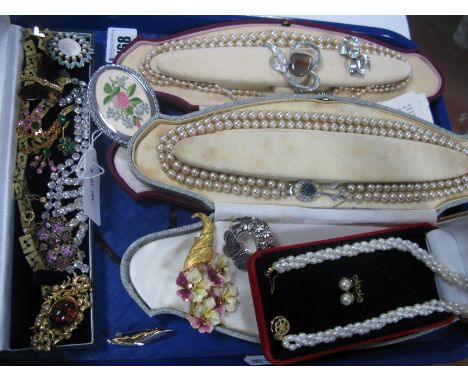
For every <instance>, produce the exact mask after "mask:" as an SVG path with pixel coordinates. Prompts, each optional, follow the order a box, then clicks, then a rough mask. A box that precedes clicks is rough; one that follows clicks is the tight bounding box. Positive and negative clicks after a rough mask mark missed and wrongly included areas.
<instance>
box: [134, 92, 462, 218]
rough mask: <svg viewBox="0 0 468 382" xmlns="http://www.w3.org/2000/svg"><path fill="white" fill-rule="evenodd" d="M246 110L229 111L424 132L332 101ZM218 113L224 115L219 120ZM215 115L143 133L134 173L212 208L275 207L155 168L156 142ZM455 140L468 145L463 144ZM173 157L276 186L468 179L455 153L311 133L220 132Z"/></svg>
mask: <svg viewBox="0 0 468 382" xmlns="http://www.w3.org/2000/svg"><path fill="white" fill-rule="evenodd" d="M249 105H251V106H248V107H246V106H245V105H241V106H236V107H232V108H229V110H233V109H238V110H240V109H242V110H245V111H249V110H283V111H307V112H310V113H313V112H318V113H322V112H328V113H336V114H343V115H352V116H361V117H363V116H367V117H369V118H371V117H376V118H392V119H394V120H400V121H403V122H409V123H416V124H417V125H420V126H422V127H425V128H427V127H428V126H427V125H425V124H423V123H422V122H415V121H414V120H412V119H409V118H406V117H403V116H401V115H399V114H397V113H392V112H390V111H383V110H378V109H376V108H373V107H370V106H363V105H359V106H357V105H353V104H350V103H344V102H336V101H321V100H308V101H304V100H275V101H258V102H255V103H252V104H249ZM223 111H226V109H223V110H222V111H221V112H223ZM217 112H218V113H219V112H220V111H217ZM213 113H215V112H213ZM213 113H207V114H203V115H202V116H195V117H188V118H186V119H184V120H183V121H182V120H177V121H166V120H157V121H155V122H154V123H153V124H151V125H149V126H147V127H146V128H145V131H143V132H142V133H141V134H140V135H139V136H138V137H137V139H136V141H135V144H134V145H133V146H132V149H133V151H132V153H131V155H132V161H133V164H134V165H135V167H136V168H137V170H138V172H139V173H141V174H142V175H144V176H145V177H147V178H149V179H150V181H156V182H160V183H163V184H168V185H171V186H176V187H178V188H179V189H180V190H181V191H183V190H190V191H192V192H193V193H196V195H202V196H204V197H206V198H208V199H209V200H211V201H213V202H224V203H246V204H259V203H263V204H271V203H273V201H272V200H264V199H263V200H262V199H255V198H252V197H245V196H238V195H234V194H226V193H218V192H215V191H206V190H198V189H195V188H191V189H189V188H188V187H186V186H185V185H182V184H179V183H178V182H176V181H175V180H172V179H170V178H169V177H168V176H167V175H166V174H165V173H164V172H163V170H162V169H161V168H160V165H159V160H158V153H157V150H156V147H157V145H158V144H159V138H160V137H161V136H162V135H164V134H165V133H166V132H167V131H168V130H169V129H171V128H174V127H175V126H178V125H181V124H184V123H189V122H193V121H196V120H199V119H203V118H206V117H207V116H210V115H212V114H213ZM439 132H440V131H439ZM258 138H259V139H258ZM454 139H455V140H457V142H460V143H462V144H463V145H466V140H464V139H461V138H458V139H456V138H454ZM174 153H175V155H176V156H177V157H180V158H183V160H184V161H186V162H187V163H188V164H198V165H200V164H203V165H204V167H205V168H208V169H213V170H219V171H226V172H227V173H229V172H230V171H232V172H231V173H237V174H246V175H252V176H253V175H255V176H258V177H262V176H263V177H266V178H268V177H271V178H273V179H277V178H281V177H284V178H288V179H314V180H318V181H342V182H346V181H362V182H376V181H397V182H406V181H410V182H411V181H421V180H437V179H441V178H450V177H454V176H461V175H464V174H467V173H468V158H467V156H466V155H464V154H462V153H460V152H458V151H455V150H451V149H447V148H443V147H440V146H436V145H432V144H428V143H422V142H415V141H407V140H401V139H396V138H387V137H379V136H364V135H361V134H359V135H358V134H349V133H336V132H320V131H313V130H310V131H309V130H305V131H300V130H280V129H274V130H270V129H264V130H258V131H254V130H243V131H241V130H230V131H223V132H217V133H214V134H207V135H203V136H197V137H192V138H188V139H186V140H183V141H180V142H178V143H177V144H176V145H175V148H174ZM244 155H245V156H244ZM153 185H155V186H158V184H154V183H153ZM467 196H468V190H467V191H465V192H464V193H460V194H456V195H453V196H451V197H448V198H446V199H444V200H442V199H435V200H427V201H421V202H418V203H411V204H407V203H401V204H400V203H388V204H383V203H369V202H366V203H362V204H359V205H356V204H354V203H349V202H345V203H342V204H340V205H339V207H340V208H350V207H359V208H414V209H426V208H429V209H438V208H439V207H440V206H442V205H443V204H445V203H447V202H449V201H452V200H458V199H461V198H463V197H467ZM274 204H277V205H297V206H302V207H303V206H304V203H303V202H300V201H298V200H297V199H296V198H285V199H279V200H275V201H274ZM335 205H336V202H333V201H332V200H331V199H330V198H328V197H321V198H318V199H317V200H315V201H313V202H308V203H307V207H325V208H331V207H334V206H335Z"/></svg>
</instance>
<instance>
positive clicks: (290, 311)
mask: <svg viewBox="0 0 468 382" xmlns="http://www.w3.org/2000/svg"><path fill="white" fill-rule="evenodd" d="M464 220H466V219H464ZM441 225H442V226H443V227H439V228H438V227H435V226H432V225H430V224H414V225H408V226H402V227H399V228H391V229H386V230H381V231H374V232H370V233H365V234H358V235H351V236H345V237H341V238H336V239H329V240H321V241H314V242H310V243H304V244H298V245H289V246H283V247H277V248H270V249H264V250H259V251H257V252H256V253H255V254H254V255H252V256H251V257H250V259H249V263H248V272H249V280H250V284H251V288H252V297H253V301H254V307H255V314H256V318H257V324H258V330H259V335H260V340H261V343H262V347H263V351H264V354H265V356H266V357H267V359H268V360H269V361H270V362H272V363H273V364H278V365H286V364H290V363H297V362H302V361H305V360H309V359H313V358H316V357H321V356H325V355H328V354H331V353H336V352H340V351H343V350H350V349H358V348H365V347H368V346H372V347H375V346H383V345H385V344H388V343H395V342H399V341H403V340H405V339H408V336H413V335H415V334H422V333H424V332H428V331H432V330H435V329H436V328H439V327H441V326H444V325H447V324H449V323H451V322H453V321H454V320H455V318H454V316H453V315H452V314H450V313H447V312H433V313H430V314H427V315H423V314H419V315H415V316H414V317H413V318H401V317H400V319H397V318H395V319H394V322H390V323H388V322H387V323H386V324H385V325H383V326H382V327H380V328H374V329H370V330H368V331H367V332H366V331H365V330H364V331H361V333H360V334H358V333H355V334H352V331H353V330H354V331H357V330H359V328H358V326H359V325H360V324H358V325H356V323H358V322H359V323H365V324H367V325H372V323H374V324H376V325H377V324H378V321H379V320H382V319H383V320H385V319H386V318H385V317H383V316H382V314H387V318H388V315H389V312H391V311H397V312H403V311H404V309H410V308H408V307H414V306H415V304H420V305H421V304H423V303H424V302H428V301H431V300H432V301H433V303H435V300H439V301H440V300H444V301H448V300H451V301H454V300H457V299H458V297H459V293H460V291H461V289H457V287H454V286H449V284H447V283H445V282H444V281H443V280H442V279H441V278H440V277H439V276H436V277H434V273H433V272H432V271H431V269H429V268H428V266H427V265H426V264H425V263H424V262H423V261H421V260H418V259H416V257H415V256H413V255H412V254H411V253H409V252H406V251H402V250H400V249H397V248H390V249H386V250H375V251H374V252H370V253H369V251H366V250H365V249H364V248H363V252H361V253H357V254H355V255H354V256H346V255H342V256H339V255H336V258H335V259H331V260H330V259H328V260H324V261H322V262H320V261H318V262H317V263H313V264H311V263H307V264H306V265H305V266H302V267H299V269H296V268H293V269H290V270H288V269H286V271H285V272H284V273H278V272H276V271H272V267H273V264H275V262H276V264H277V262H278V261H279V260H280V259H283V258H286V259H289V260H292V259H293V258H294V259H298V258H297V257H296V256H298V255H300V254H307V253H309V252H312V253H313V255H311V256H310V257H314V256H315V257H316V258H319V257H320V256H321V255H322V256H323V253H326V252H329V253H331V252H330V251H334V250H336V249H337V248H342V246H344V245H353V244H354V243H361V244H360V245H362V246H363V245H364V243H368V242H371V240H377V241H379V239H381V240H380V241H387V240H388V239H389V238H391V237H393V238H395V239H396V240H398V239H397V238H400V239H401V240H402V241H404V240H408V241H410V242H412V243H415V246H418V247H419V248H421V249H423V250H426V251H428V252H429V253H430V254H431V255H432V256H433V257H434V258H435V259H437V261H439V262H440V263H442V264H444V265H445V266H447V267H448V268H451V270H453V271H457V269H458V271H460V268H456V265H455V264H457V262H458V264H461V265H462V264H463V261H462V259H461V258H460V257H458V256H456V255H455V256H453V255H454V254H453V253H452V254H451V258H450V259H447V258H446V256H447V253H445V254H444V253H443V252H444V244H443V243H442V242H441V241H440V240H444V237H446V238H447V239H448V240H449V241H451V240H455V242H456V243H457V244H456V243H449V242H447V243H446V244H445V245H446V247H445V249H446V252H450V251H451V249H452V245H454V244H455V245H458V246H459V247H460V248H463V247H464V246H465V245H466V243H465V244H463V243H464V242H465V241H466V238H464V235H463V230H461V229H460V228H461V226H462V225H464V226H465V232H466V221H465V222H464V223H463V218H458V219H452V220H449V221H447V222H444V223H441ZM447 234H448V235H447ZM450 235H451V237H450ZM465 236H466V235H465ZM371 243H372V242H371ZM317 251H322V252H318V253H317ZM357 252H359V251H357ZM366 252H367V253H366ZM458 255H459V256H461V253H458ZM288 256H289V258H288ZM305 256H307V255H305ZM465 256H466V254H465ZM441 257H442V258H441ZM444 257H445V258H444ZM457 257H458V258H457ZM465 261H466V259H465ZM461 269H462V270H463V269H464V268H463V265H462V267H461ZM462 272H463V271H462ZM344 295H348V296H344ZM349 296H352V297H349ZM347 297H349V298H348V299H347ZM465 298H466V292H465ZM405 307H407V308H405ZM416 307H418V305H416ZM428 313H429V312H428ZM394 316H395V317H396V316H397V315H394ZM388 320H390V319H388ZM352 323H354V328H350V327H349V324H352ZM347 325H348V332H349V334H348V335H347V336H339V335H338V336H337V333H338V332H339V331H340V328H339V327H341V328H343V327H346V326H347ZM361 330H362V329H361ZM301 333H302V334H301ZM291 335H293V336H294V335H300V336H302V337H303V338H305V340H303V341H302V344H299V346H292V348H291V347H290V348H288V347H287V346H284V340H285V339H286V340H287V339H288V338H289V337H288V336H291ZM327 337H328V339H327ZM343 337H344V338H343ZM307 340H311V341H309V342H307ZM300 342H301V341H300V340H299V341H298V340H296V341H294V340H293V341H292V342H291V343H293V344H298V343H300ZM304 342H305V343H304Z"/></svg>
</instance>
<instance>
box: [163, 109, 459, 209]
mask: <svg viewBox="0 0 468 382" xmlns="http://www.w3.org/2000/svg"><path fill="white" fill-rule="evenodd" d="M231 129H302V130H320V131H332V132H341V133H354V134H363V135H376V136H384V137H389V138H394V139H406V140H412V141H421V142H425V143H430V144H434V145H438V146H442V147H446V148H449V149H452V150H456V151H459V152H462V153H463V154H465V155H468V147H464V146H462V145H460V144H459V143H456V142H455V141H454V139H453V138H452V137H450V136H449V135H448V134H444V133H439V132H433V131H432V130H429V129H425V128H422V127H418V126H416V125H413V124H410V123H405V122H400V121H394V120H391V119H377V118H367V117H352V116H346V115H336V114H329V113H322V114H319V113H312V114H310V113H307V112H295V113H292V112H282V111H258V112H257V111H250V112H246V111H243V112H237V111H232V112H225V113H218V114H215V115H213V116H212V117H209V118H205V119H203V120H201V121H198V122H195V123H188V124H185V125H181V126H179V127H177V128H175V129H171V130H169V131H168V132H167V133H166V134H165V135H163V136H161V137H160V144H159V145H158V146H157V151H158V153H159V154H158V159H159V162H160V165H161V168H162V170H163V171H164V172H165V173H166V174H167V176H168V177H169V178H171V179H174V180H175V181H177V182H178V183H180V184H184V185H186V186H188V187H190V188H192V187H195V188H197V189H205V190H208V191H211V190H214V191H216V192H224V193H233V194H235V195H244V196H253V197H255V198H263V199H270V198H271V199H280V198H287V197H291V196H295V197H296V198H298V199H299V200H301V201H304V202H308V201H311V200H315V199H317V198H318V197H320V196H322V195H327V196H329V197H330V198H331V199H332V200H348V201H352V202H355V203H361V202H363V201H367V202H377V203H411V202H419V201H422V200H429V199H437V198H443V197H447V196H450V195H455V194H458V193H461V192H463V191H465V190H466V189H468V175H463V176H460V177H456V178H450V179H444V180H439V181H437V182H436V181H428V182H415V183H401V184H397V183H368V184H360V183H349V184H339V183H334V184H318V183H316V182H314V181H311V180H301V181H284V180H279V179H265V178H260V177H246V176H242V175H235V174H223V173H220V172H216V171H209V170H207V169H202V168H198V167H193V166H189V165H187V164H185V163H183V162H181V161H180V160H178V159H177V158H176V157H175V155H174V154H173V153H172V151H173V150H174V146H175V145H176V144H177V142H179V141H181V140H184V139H188V138H190V137H194V136H197V135H204V134H214V133H216V132H218V131H224V130H231ZM307 188H308V189H309V191H310V192H309V194H308V195H306V196H305V197H304V195H305V192H304V190H306V189H307Z"/></svg>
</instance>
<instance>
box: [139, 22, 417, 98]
mask: <svg viewBox="0 0 468 382" xmlns="http://www.w3.org/2000/svg"><path fill="white" fill-rule="evenodd" d="M298 41H307V42H311V43H313V44H314V45H316V46H317V47H319V48H321V49H331V50H338V49H339V45H340V42H341V41H340V40H338V39H336V38H335V39H334V38H332V37H330V36H329V37H326V38H323V37H320V36H314V35H311V34H306V33H298V32H288V31H278V30H271V31H264V32H259V33H256V32H252V33H248V34H246V33H233V34H229V35H225V34H223V35H220V36H219V35H218V36H210V37H204V38H195V39H191V38H189V39H182V40H170V41H166V42H164V43H162V44H159V45H156V46H155V48H154V49H153V50H152V51H151V52H149V53H148V54H146V56H145V57H144V58H143V59H142V60H141V63H140V67H139V71H140V73H141V74H142V76H143V77H144V78H145V79H146V80H148V81H149V82H150V83H151V84H153V85H156V86H177V87H181V88H188V89H193V90H199V91H202V92H204V93H208V94H222V95H225V96H227V97H229V98H231V99H238V98H239V97H259V96H262V95H264V94H262V93H261V92H258V91H256V90H246V89H234V88H225V87H222V86H220V85H218V84H214V83H204V82H197V81H188V80H182V79H178V78H175V77H171V76H166V75H164V74H161V73H158V72H155V71H154V70H153V69H152V68H151V60H152V59H153V58H154V57H156V56H157V55H158V54H161V53H164V52H169V51H174V50H184V49H202V48H216V47H244V46H258V47H266V46H267V45H268V44H269V43H271V44H274V45H276V46H278V47H283V48H288V47H291V46H292V45H294V44H295V43H297V42H298ZM361 45H362V52H363V53H365V54H374V55H380V56H386V57H391V58H394V59H397V60H401V61H405V62H406V60H405V59H404V58H403V57H402V55H401V54H400V53H398V52H396V51H394V50H392V49H389V48H384V47H382V46H379V45H377V44H373V43H371V42H364V43H362V44H361ZM410 80H411V75H410V76H408V77H407V78H405V79H404V80H402V81H396V82H392V83H386V84H378V85H368V86H357V87H334V88H330V89H327V93H329V94H334V95H336V94H339V93H350V95H351V96H352V97H360V96H362V95H364V94H367V93H390V92H393V91H398V90H401V89H403V88H404V87H406V85H407V84H408V83H409V82H410Z"/></svg>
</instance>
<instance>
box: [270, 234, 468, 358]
mask: <svg viewBox="0 0 468 382" xmlns="http://www.w3.org/2000/svg"><path fill="white" fill-rule="evenodd" d="M392 249H396V250H399V251H403V252H408V253H410V254H411V255H413V256H414V257H415V258H416V259H418V260H420V261H422V262H423V263H424V264H425V265H426V266H427V267H428V268H429V269H430V270H431V271H432V272H434V273H435V274H436V275H438V276H440V277H441V278H442V279H443V280H445V281H446V282H448V283H449V284H451V285H456V286H459V287H462V288H468V276H466V275H464V274H462V273H457V272H453V271H451V270H450V269H448V268H447V267H446V266H444V265H443V264H441V263H440V262H438V261H437V260H436V259H435V258H434V256H432V255H430V254H429V253H428V252H427V251H426V250H425V249H423V248H420V247H419V246H418V244H416V243H414V242H412V241H409V240H403V239H401V238H399V237H397V238H394V237H390V238H388V239H372V240H370V241H361V242H355V243H353V244H345V245H342V246H338V247H335V248H326V249H322V250H319V251H316V252H306V253H303V254H300V255H297V256H288V257H283V258H281V259H279V260H277V261H275V262H274V263H273V264H272V266H271V268H270V269H269V270H267V272H266V273H265V275H266V276H268V277H269V278H270V280H272V277H271V273H272V272H273V270H274V271H275V272H277V273H278V274H282V273H285V272H289V271H291V270H294V269H301V268H304V267H306V266H308V265H309V264H319V263H322V262H324V261H332V260H337V259H339V258H341V257H352V256H357V255H359V254H361V253H373V252H376V251H388V250H392ZM267 273H268V274H267ZM274 279H275V277H273V280H274ZM435 312H447V313H452V314H454V315H457V316H459V315H461V314H463V315H466V314H468V304H460V303H457V302H451V301H444V300H437V299H433V300H431V301H427V302H424V303H422V304H415V305H413V306H405V307H399V308H397V309H394V310H390V311H389V312H386V313H382V314H381V315H380V316H379V317H374V318H371V319H366V320H364V321H363V322H356V323H352V324H348V325H345V326H336V327H335V328H333V329H328V330H325V331H323V332H317V333H311V334H305V333H300V334H287V332H288V330H289V324H287V325H286V326H284V325H283V328H282V331H281V332H275V339H277V340H279V341H282V345H283V347H284V348H285V349H287V350H290V351H294V350H297V349H299V348H301V347H305V346H307V347H313V346H316V345H319V344H322V343H330V342H334V341H336V340H337V339H340V338H349V337H351V336H353V335H364V334H367V333H369V332H370V331H373V330H379V329H381V328H383V327H384V326H386V325H388V324H392V323H396V322H398V321H401V320H403V319H405V318H414V317H416V316H428V315H430V314H432V313H435ZM281 319H282V320H283V321H284V320H285V318H284V317H281ZM286 322H287V321H286ZM273 327H274V326H273V325H272V328H273Z"/></svg>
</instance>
